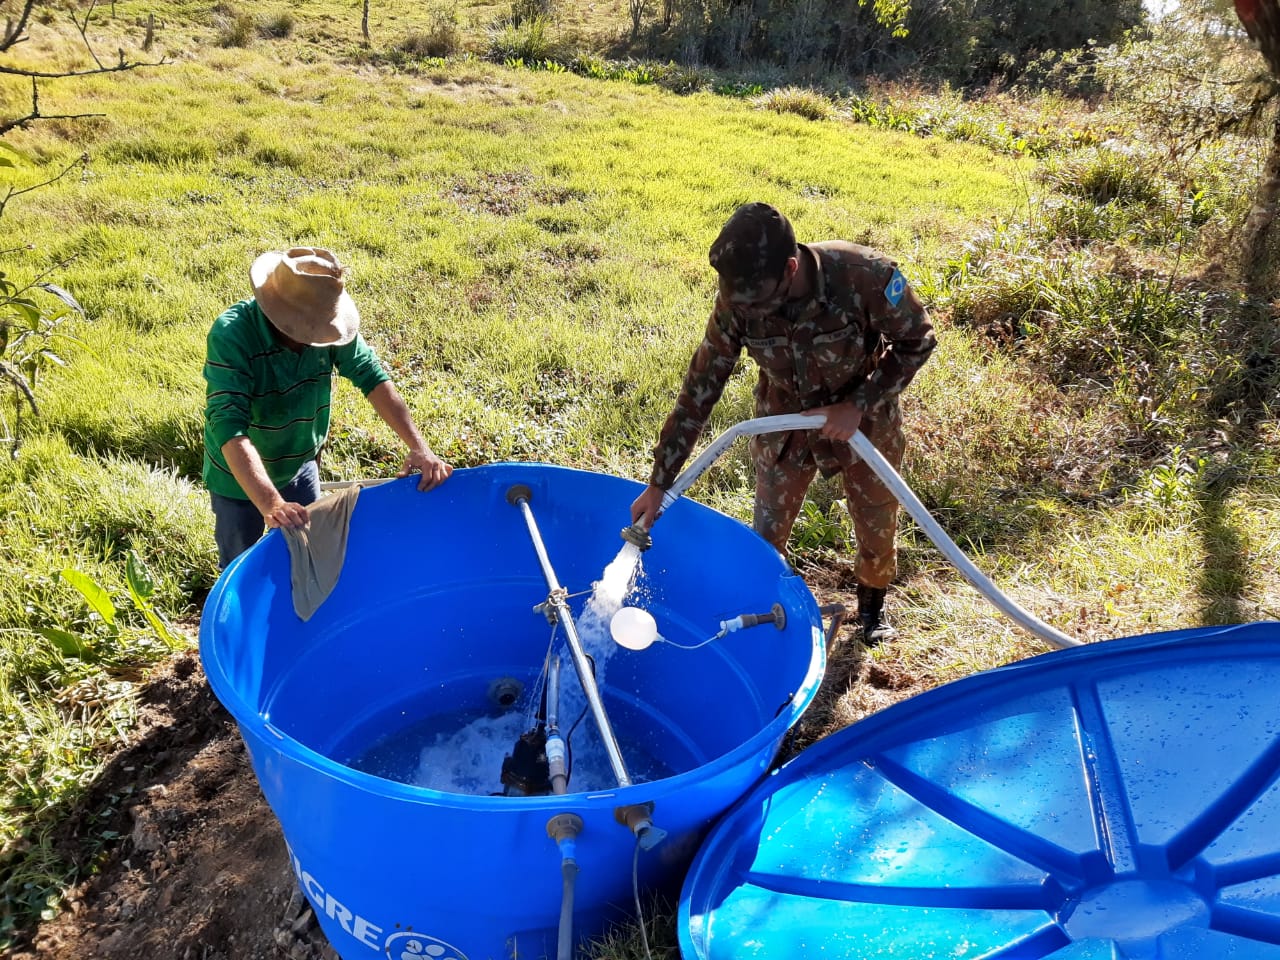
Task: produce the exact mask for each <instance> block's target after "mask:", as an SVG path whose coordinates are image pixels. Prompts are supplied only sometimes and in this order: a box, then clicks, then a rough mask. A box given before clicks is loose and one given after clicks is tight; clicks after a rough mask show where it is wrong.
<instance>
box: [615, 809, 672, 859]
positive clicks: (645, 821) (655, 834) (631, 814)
mask: <svg viewBox="0 0 1280 960" xmlns="http://www.w3.org/2000/svg"><path fill="white" fill-rule="evenodd" d="M613 819H615V820H617V821H618V823H620V824H622V825H623V826H624V827H626V828H627V829H628V830H630V831H631V832H632V833H633V834H635V837H636V840H637V841H639V843H640V849H642V850H652V849H653V848H654V847H656V846H657V845H658V844H660V843H661V842H662V841H663V840H665V839H666V838H667V831H665V830H663V829H661V828H659V827H656V826H654V823H653V804H652V803H633V804H630V805H628V806H625V807H614V809H613Z"/></svg>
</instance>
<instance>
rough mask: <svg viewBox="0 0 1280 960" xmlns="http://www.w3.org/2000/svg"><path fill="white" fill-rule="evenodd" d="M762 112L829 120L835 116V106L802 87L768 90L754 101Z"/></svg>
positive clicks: (821, 96) (818, 94)
mask: <svg viewBox="0 0 1280 960" xmlns="http://www.w3.org/2000/svg"><path fill="white" fill-rule="evenodd" d="M754 103H755V105H756V106H757V107H760V108H761V109H762V110H772V111H773V112H774V113H794V114H798V115H799V116H802V117H804V118H805V119H807V120H830V119H831V118H832V117H834V116H835V115H836V108H835V105H834V104H832V102H831V101H830V100H828V99H827V98H826V97H824V96H823V95H822V94H820V93H817V92H816V91H813V90H808V89H806V88H804V87H781V88H780V89H777V90H770V91H769V92H768V93H766V94H764V95H763V96H760V97H756V98H755V101H754Z"/></svg>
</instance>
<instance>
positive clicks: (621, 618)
mask: <svg viewBox="0 0 1280 960" xmlns="http://www.w3.org/2000/svg"><path fill="white" fill-rule="evenodd" d="M609 632H610V633H611V634H613V639H614V641H615V642H616V643H617V644H618V646H620V647H626V648H627V649H628V650H643V649H644V648H645V647H647V646H649V645H650V644H651V643H653V641H655V640H657V639H658V624H657V621H655V620H654V619H653V614H651V613H649V611H648V610H641V609H640V608H639V607H622V608H621V609H619V610H618V612H617V613H615V614H614V615H613V617H612V619H610V621H609Z"/></svg>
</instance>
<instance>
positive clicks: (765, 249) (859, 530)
mask: <svg viewBox="0 0 1280 960" xmlns="http://www.w3.org/2000/svg"><path fill="white" fill-rule="evenodd" d="M710 260H711V266H712V267H714V268H715V270H716V272H717V273H718V274H719V278H720V285H719V293H718V295H717V297H716V301H715V307H714V309H713V310H712V313H711V319H710V322H709V323H708V324H707V329H706V333H705V335H704V336H703V339H702V343H701V344H700V345H699V346H698V349H697V350H696V351H695V353H694V355H693V360H692V362H691V363H690V364H689V371H688V373H687V374H686V375H685V379H684V385H683V387H682V388H681V390H680V395H679V397H678V398H677V400H676V405H675V409H674V410H673V411H672V412H671V414H670V416H668V417H667V420H666V423H665V424H663V427H662V431H661V433H660V434H659V436H658V443H657V446H656V447H655V448H654V465H653V471H652V473H651V474H650V477H649V486H648V487H647V488H646V489H645V491H644V493H642V494H641V495H640V496H639V497H638V498H636V501H635V503H633V504H632V505H631V519H632V520H633V521H634V522H637V523H641V524H642V525H643V524H645V523H646V520H645V519H644V518H646V517H656V516H657V513H658V511H659V509H660V506H661V503H662V496H663V493H664V492H665V491H666V490H667V489H668V488H669V487H670V486H671V485H672V483H674V482H675V479H676V477H677V476H678V475H679V472H680V468H681V466H682V465H683V464H684V462H685V460H686V459H687V458H688V456H689V453H690V451H691V449H692V448H693V445H694V443H695V442H696V441H697V439H698V437H699V435H700V434H701V433H702V430H703V427H704V426H705V425H706V422H707V418H708V416H710V414H711V409H712V407H714V406H715V404H716V401H717V400H719V399H720V394H721V393H722V392H723V390H724V386H725V383H726V381H727V380H728V379H729V375H730V374H731V373H732V372H733V369H734V366H735V365H736V364H737V361H738V355H739V354H740V353H741V352H742V350H743V348H744V347H745V348H746V351H747V353H748V354H750V355H751V358H752V359H753V360H755V361H756V364H757V365H758V366H759V380H758V381H757V383H756V389H755V397H756V415H757V416H770V415H775V414H784V413H805V412H807V413H815V414H816V413H821V414H824V415H825V416H826V424H825V426H823V427H822V428H821V429H819V430H813V431H808V430H799V431H794V432H790V433H774V434H766V435H764V436H759V437H753V438H752V441H751V452H752V459H753V460H754V462H755V469H756V498H755V529H756V530H757V531H758V532H759V533H760V535H761V536H763V537H764V538H765V539H766V540H768V541H769V542H770V543H772V544H773V545H774V547H776V548H777V549H778V551H779V552H780V553H782V554H783V555H784V556H785V555H786V552H787V539H788V537H789V536H790V535H791V528H792V526H793V525H794V523H795V520H796V517H797V516H798V515H799V513H800V507H801V505H802V504H803V503H804V497H805V492H806V491H807V490H808V488H809V484H810V482H812V480H813V478H814V475H815V473H816V472H817V471H818V470H821V471H822V473H823V476H833V475H834V474H837V473H839V474H840V476H841V479H842V481H843V486H844V492H845V496H846V498H847V499H846V502H847V504H848V507H849V515H850V516H851V517H852V519H853V526H854V535H855V537H856V539H857V558H856V561H855V567H854V576H855V578H856V580H857V582H858V588H857V593H858V616H859V621H860V623H861V626H862V636H863V641H864V642H865V643H867V644H874V643H878V642H880V641H882V640H884V639H887V638H888V637H889V636H892V634H893V629H892V628H891V627H890V626H889V625H888V622H887V621H886V620H885V618H884V599H885V592H886V587H887V586H888V585H889V583H890V581H892V580H893V578H894V576H895V575H896V574H897V549H896V544H895V539H896V536H897V524H898V504H897V502H896V501H895V500H894V498H893V495H892V494H891V493H890V492H889V491H888V489H886V488H885V486H884V484H882V483H881V482H880V480H879V478H878V477H876V475H875V474H874V473H873V472H872V471H871V469H870V468H869V467H867V466H866V465H865V464H864V463H863V462H862V461H861V460H860V459H859V458H857V457H856V455H855V454H854V453H853V450H852V448H851V447H850V446H849V443H848V441H849V439H850V438H851V437H852V436H853V434H854V431H856V430H861V431H862V432H863V433H865V434H866V435H867V437H868V438H869V439H870V440H871V442H872V443H873V444H874V445H875V447H876V449H877V450H879V451H880V452H881V453H882V454H883V455H884V457H885V459H886V460H888V461H889V462H890V463H892V464H893V465H894V467H895V468H897V467H898V466H899V465H900V464H901V463H902V453H903V447H904V444H905V440H904V437H903V433H902V415H901V412H900V410H899V408H898V395H899V394H900V393H901V392H902V390H903V388H904V387H906V386H907V384H908V383H910V382H911V379H912V378H913V377H914V376H915V374H916V371H918V370H919V369H920V367H921V366H922V365H923V364H924V362H925V361H926V360H927V359H928V358H929V354H930V353H931V352H932V350H933V347H934V342H935V339H934V333H933V324H932V323H931V322H930V320H929V314H928V312H927V311H926V310H925V308H924V305H923V304H922V303H921V302H920V299H919V297H917V296H916V294H915V292H914V291H913V290H912V289H911V287H910V286H909V285H908V284H907V281H906V279H905V278H904V277H903V276H902V273H901V272H900V271H899V270H898V266H897V264H896V263H894V262H893V261H892V260H890V259H889V258H888V257H886V256H884V255H883V254H881V253H879V252H877V251H875V250H872V249H870V248H869V247H864V246H859V245H858V244H853V243H845V242H843V241H839V240H831V241H826V242H823V243H811V244H803V243H800V244H798V243H796V238H795V233H794V232H793V231H792V228H791V224H790V223H789V222H788V220H787V218H786V217H785V216H783V215H782V214H781V213H780V212H778V211H777V210H776V209H774V208H773V207H771V206H769V205H768V204H766V203H748V204H746V205H744V206H741V207H739V208H738V209H737V210H736V211H734V213H733V215H732V216H731V217H730V218H729V220H728V222H726V223H725V225H724V227H723V229H721V231H720V235H719V236H718V237H716V240H715V242H714V243H713V244H712V245H711V251H710Z"/></svg>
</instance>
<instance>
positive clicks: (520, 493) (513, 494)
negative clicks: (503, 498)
mask: <svg viewBox="0 0 1280 960" xmlns="http://www.w3.org/2000/svg"><path fill="white" fill-rule="evenodd" d="M532 499H533V491H532V490H530V489H529V488H528V487H526V486H525V485H524V484H523V483H517V484H515V486H513V487H511V488H510V489H509V490H508V491H507V503H509V504H511V505H512V506H513V507H515V506H519V505H520V502H521V501H523V502H525V503H528V502H529V501H530V500H532Z"/></svg>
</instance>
